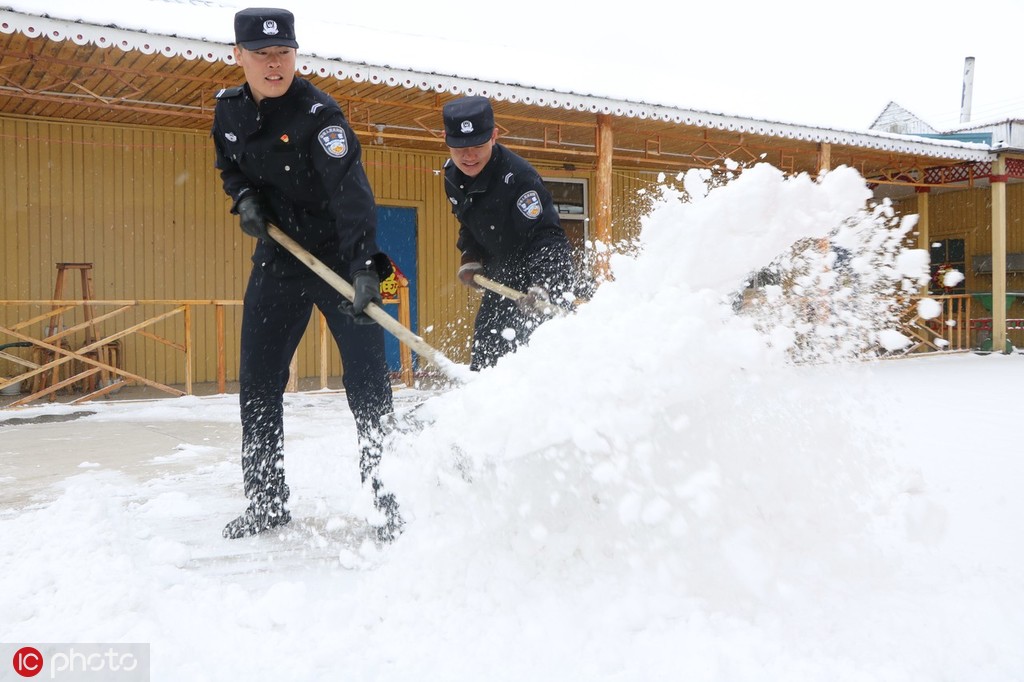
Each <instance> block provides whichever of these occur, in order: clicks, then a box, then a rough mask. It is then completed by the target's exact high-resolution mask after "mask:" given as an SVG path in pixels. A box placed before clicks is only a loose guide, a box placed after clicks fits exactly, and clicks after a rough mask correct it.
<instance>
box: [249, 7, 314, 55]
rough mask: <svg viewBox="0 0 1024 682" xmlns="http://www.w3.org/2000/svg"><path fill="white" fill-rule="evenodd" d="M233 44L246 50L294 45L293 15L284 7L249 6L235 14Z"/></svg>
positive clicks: (295, 45)
mask: <svg viewBox="0 0 1024 682" xmlns="http://www.w3.org/2000/svg"><path fill="white" fill-rule="evenodd" d="M235 45H238V46H239V47H244V48H245V49H247V50H262V49H263V48H265V47H294V48H298V47H299V44H298V43H297V42H295V16H294V15H293V14H292V13H291V12H289V11H288V10H286V9H276V8H274V7H250V8H249V9H243V10H241V11H239V12H238V13H236V14H235Z"/></svg>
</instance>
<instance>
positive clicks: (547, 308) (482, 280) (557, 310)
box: [473, 275, 568, 317]
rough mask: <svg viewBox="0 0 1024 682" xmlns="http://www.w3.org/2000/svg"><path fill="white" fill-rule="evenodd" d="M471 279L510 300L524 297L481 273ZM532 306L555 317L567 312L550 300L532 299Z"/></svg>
mask: <svg viewBox="0 0 1024 682" xmlns="http://www.w3.org/2000/svg"><path fill="white" fill-rule="evenodd" d="M473 281H474V282H476V283H477V284H479V285H480V286H482V287H483V288H484V289H487V290H489V291H493V292H494V293H496V294H499V295H501V296H504V297H505V298H507V299H509V300H512V301H519V299H521V298H526V294H524V293H523V292H521V291H519V290H518V289H513V288H511V287H507V286H505V285H504V284H501V283H500V282H495V281H494V280H493V279H489V278H487V277H484V276H483V275H473ZM533 307H534V308H536V309H537V310H538V311H540V312H542V313H545V314H547V315H554V316H555V317H562V316H564V315H567V314H568V313H567V311H566V310H565V308H561V307H559V306H557V305H555V304H554V303H552V302H551V301H538V300H536V299H534V301H533Z"/></svg>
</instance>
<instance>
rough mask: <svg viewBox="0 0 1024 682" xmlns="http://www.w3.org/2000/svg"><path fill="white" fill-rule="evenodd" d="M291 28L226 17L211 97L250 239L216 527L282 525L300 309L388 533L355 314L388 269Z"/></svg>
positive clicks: (373, 370) (390, 508) (362, 331)
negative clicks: (288, 398)
mask: <svg viewBox="0 0 1024 682" xmlns="http://www.w3.org/2000/svg"><path fill="white" fill-rule="evenodd" d="M296 48H298V43H297V42H296V40H295V22H294V17H293V15H292V13H291V12H289V11H287V10H283V9H273V8H255V9H244V10H241V11H240V12H238V13H237V14H236V15H235V48H234V56H235V59H236V61H237V62H238V64H240V65H241V67H242V69H243V71H244V72H245V80H246V82H245V84H243V85H240V86H238V87H233V88H228V89H225V90H222V91H221V92H219V93H218V94H217V106H216V109H215V114H214V123H213V129H212V136H213V141H214V145H215V147H216V166H217V168H218V169H219V170H220V174H221V179H222V180H223V184H224V191H225V192H226V193H227V194H228V196H229V197H230V198H231V200H232V202H233V204H232V209H231V210H232V212H233V213H236V214H238V216H239V219H240V222H241V226H242V230H243V231H244V232H245V233H246V234H249V235H251V236H253V237H256V238H257V239H258V240H259V242H258V243H257V245H256V250H255V252H254V254H253V257H252V260H253V267H252V274H251V276H250V278H249V283H248V286H247V288H246V291H245V301H244V309H243V314H242V335H241V367H240V372H239V375H240V376H239V379H240V395H239V402H240V410H241V420H242V474H243V480H244V484H245V494H246V497H248V498H249V506H248V508H247V509H246V510H245V512H244V513H243V514H242V515H241V516H239V517H238V518H237V519H235V520H233V521H231V522H230V523H228V524H227V526H226V527H225V528H224V536H225V537H229V538H237V537H243V536H246V535H253V534H256V533H260V532H262V531H264V530H267V529H269V528H273V527H276V526H280V525H281V524H284V523H287V522H288V521H289V520H290V518H291V515H290V513H289V511H288V506H287V502H288V497H289V491H288V486H287V485H286V484H285V477H284V468H283V458H284V415H283V396H284V390H285V385H286V383H287V381H288V365H289V363H290V361H291V358H292V355H293V353H294V352H295V349H296V348H297V347H298V344H299V341H300V340H301V338H302V335H303V332H304V331H305V328H306V325H307V323H308V321H309V316H310V313H311V312H312V308H313V306H314V305H315V306H317V308H319V309H320V311H321V312H323V314H324V316H325V317H326V319H327V324H328V326H329V327H330V330H331V333H332V335H333V336H334V339H335V340H336V341H337V344H338V349H339V350H340V352H341V359H342V364H343V370H344V377H343V383H344V386H345V390H346V395H347V399H348V403H349V407H350V408H351V410H352V414H353V416H354V417H355V422H356V427H357V431H358V436H359V445H360V447H361V457H360V465H361V474H362V477H363V481H364V483H366V482H367V481H369V482H370V484H371V485H372V487H373V492H374V495H375V500H376V503H377V508H378V509H379V510H380V511H381V512H382V513H383V514H384V523H383V524H382V525H381V526H380V527H379V528H378V536H379V537H380V539H382V540H385V541H388V540H391V539H393V538H394V536H395V534H396V533H398V532H399V531H400V529H401V523H402V521H401V517H400V516H399V515H398V509H397V504H396V503H395V500H394V497H393V495H391V494H389V493H386V492H385V491H384V490H383V489H382V488H381V484H380V481H379V480H378V478H377V476H376V470H377V464H378V463H379V460H380V455H381V451H380V447H381V441H382V436H381V426H382V419H384V417H385V416H386V415H388V414H389V413H390V412H391V411H392V396H391V384H390V381H389V378H388V371H387V364H386V361H385V357H384V336H383V330H382V329H381V327H379V326H378V325H376V324H375V323H374V322H373V321H372V320H371V319H370V318H369V317H368V316H367V315H366V314H365V312H364V310H365V308H366V306H367V304H368V303H369V302H370V301H373V302H375V303H377V304H379V303H380V302H381V297H380V282H381V280H382V279H384V278H386V277H387V276H388V275H389V274H390V271H391V264H390V261H389V259H388V258H387V256H386V255H384V254H383V253H381V251H380V249H379V248H378V247H377V239H376V232H377V217H376V216H377V214H376V206H375V202H374V197H373V192H372V191H371V189H370V184H369V181H368V180H367V177H366V172H365V169H364V168H363V163H362V152H361V147H360V144H359V141H358V140H357V139H356V136H355V134H354V133H353V131H352V129H351V128H350V127H349V125H348V123H347V121H346V120H345V117H344V115H343V114H342V112H341V109H340V107H339V106H338V104H337V103H336V102H335V101H334V99H332V98H331V97H330V96H329V95H327V94H326V93H324V92H322V91H321V90H319V89H317V88H316V87H315V86H313V85H312V84H311V83H309V82H308V81H306V80H304V79H302V78H299V77H297V76H296V75H295V64H296ZM268 223H273V224H275V225H277V226H278V227H280V229H281V230H283V231H284V232H285V233H287V234H288V235H289V236H291V237H292V238H293V239H295V240H296V241H297V242H299V243H300V244H301V245H302V246H303V247H304V248H306V249H307V250H308V251H310V252H311V253H312V254H313V255H315V256H316V257H317V258H319V259H320V260H321V261H323V262H324V263H325V264H326V265H327V266H328V267H330V268H331V269H333V270H334V271H336V272H337V273H338V274H340V275H341V276H342V277H344V278H346V279H347V280H349V281H351V282H352V284H353V287H354V289H355V299H354V301H352V302H349V301H348V300H347V299H345V298H344V297H343V296H342V295H341V294H339V293H338V292H337V291H335V290H334V289H333V288H332V287H331V286H329V285H328V284H327V283H326V282H324V281H323V280H322V279H321V278H320V277H319V276H318V275H316V274H315V273H313V271H311V270H310V269H309V268H308V267H307V266H306V265H305V264H303V263H301V262H300V261H298V260H297V259H295V258H294V257H293V256H292V255H291V254H290V253H289V252H288V251H286V250H285V249H284V248H283V247H281V246H279V245H278V244H277V243H276V242H275V241H274V240H273V239H272V238H270V236H269V235H268V234H267V225H268Z"/></svg>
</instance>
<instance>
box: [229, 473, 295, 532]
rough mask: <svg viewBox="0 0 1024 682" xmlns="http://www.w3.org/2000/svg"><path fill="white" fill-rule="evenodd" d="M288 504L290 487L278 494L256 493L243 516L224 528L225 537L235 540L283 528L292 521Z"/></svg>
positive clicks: (284, 488) (284, 487)
mask: <svg viewBox="0 0 1024 682" xmlns="http://www.w3.org/2000/svg"><path fill="white" fill-rule="evenodd" d="M287 502H288V486H283V489H282V490H281V491H280V492H278V493H270V492H260V493H256V494H255V495H253V496H252V500H251V501H250V502H249V506H248V507H247V508H246V510H245V511H244V512H242V515H241V516H239V517H238V518H237V519H235V520H234V521H231V522H229V523H228V525H226V526H224V533H223V534H224V537H226V538H228V539H229V540H235V539H238V538H244V537H248V536H250V535H256V534H258V533H262V532H263V531H265V530H270V529H271V528H277V527H278V526H283V525H284V524H286V523H288V522H289V521H291V520H292V515H291V513H290V512H289V511H288V506H287Z"/></svg>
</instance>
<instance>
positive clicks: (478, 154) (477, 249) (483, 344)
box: [442, 96, 576, 371]
mask: <svg viewBox="0 0 1024 682" xmlns="http://www.w3.org/2000/svg"><path fill="white" fill-rule="evenodd" d="M442 115H443V118H444V129H445V143H446V144H447V145H448V151H449V154H450V155H451V159H449V160H448V161H447V162H445V167H444V188H445V192H446V193H447V195H448V200H449V201H450V202H451V204H452V213H454V214H455V217H456V218H457V219H458V220H459V224H460V227H459V239H458V242H457V244H456V246H457V247H458V249H459V251H461V253H462V259H461V264H460V267H459V272H458V276H459V280H460V281H461V282H462V283H463V284H465V285H466V286H469V287H474V288H480V287H479V286H478V285H477V284H475V283H474V281H473V276H474V275H477V274H481V275H484V276H486V277H487V278H489V279H492V280H494V281H496V282H498V283H500V284H504V285H505V286H507V287H511V288H513V289H516V290H518V291H525V292H527V297H526V300H525V301H523V300H521V301H520V302H519V304H518V305H517V304H516V303H514V302H512V301H510V300H508V299H506V298H503V297H501V296H500V295H498V294H496V293H494V292H492V291H486V292H484V296H483V300H482V301H481V302H480V309H479V310H478V311H477V315H476V321H475V322H474V325H473V349H472V357H471V361H470V369H472V370H475V371H479V370H481V369H483V368H484V367H489V366H491V365H494V364H495V363H496V362H497V361H498V359H499V358H501V357H502V356H503V355H505V354H506V353H509V352H511V351H514V350H515V349H516V348H517V347H518V346H519V345H520V344H523V343H525V342H526V341H527V340H528V339H529V337H530V334H532V332H533V330H534V328H536V326H537V325H538V324H539V323H540V322H541V317H540V316H539V315H538V314H537V311H536V308H534V307H533V306H532V302H533V301H535V300H537V299H547V300H550V301H551V302H553V303H554V304H556V305H561V306H563V307H569V306H571V304H572V301H573V287H574V285H575V284H576V282H574V279H575V278H574V277H573V266H572V257H571V251H570V247H569V240H568V238H567V237H566V236H565V231H564V230H563V229H562V225H561V223H560V222H559V220H558V211H557V210H556V209H555V205H554V202H553V201H552V199H551V193H550V192H548V190H547V188H546V187H545V186H544V183H543V181H542V180H541V177H540V174H538V173H537V171H536V170H535V169H534V168H533V166H531V165H530V164H529V162H527V161H526V160H525V159H523V158H522V157H520V156H519V155H517V154H515V153H514V152H512V151H511V150H509V149H508V148H507V147H505V146H503V145H501V144H499V143H498V141H497V140H498V130H497V128H496V127H495V124H494V111H493V110H492V108H491V103H490V102H489V101H488V100H487V98H486V97H478V96H472V97H462V98H459V99H456V100H453V101H451V102H448V103H447V104H446V105H445V106H444V110H443V114H442Z"/></svg>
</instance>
